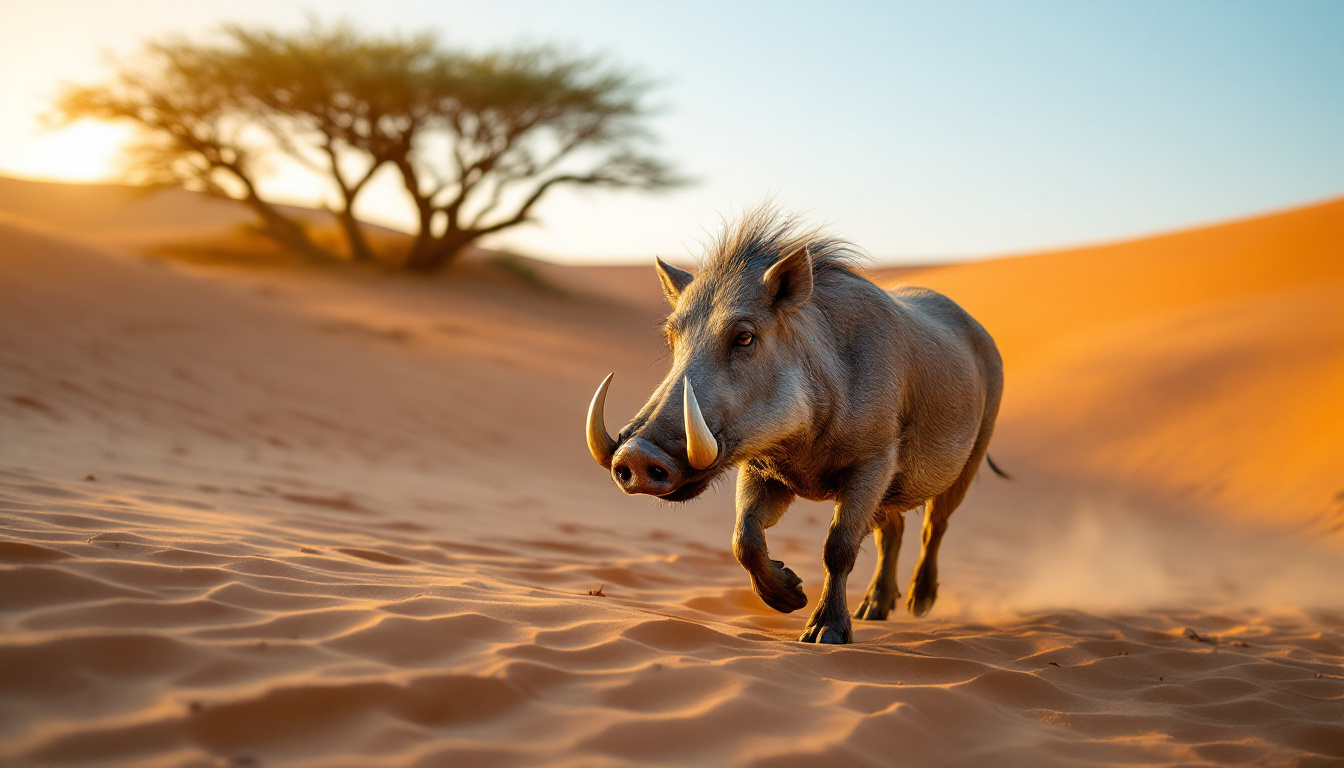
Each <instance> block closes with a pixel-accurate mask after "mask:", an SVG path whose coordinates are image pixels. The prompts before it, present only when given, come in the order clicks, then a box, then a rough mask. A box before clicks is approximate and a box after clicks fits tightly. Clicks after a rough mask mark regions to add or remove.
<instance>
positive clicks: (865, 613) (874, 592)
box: [854, 509, 905, 621]
mask: <svg viewBox="0 0 1344 768" xmlns="http://www.w3.org/2000/svg"><path fill="white" fill-rule="evenodd" d="M878 518H879V520H880V522H881V524H880V525H878V526H877V528H876V530H875V533H874V538H876V540H877V568H876V570H874V571H873V581H872V583H871V584H869V585H868V593H867V594H866V595H864V596H863V602H861V603H859V608H858V610H856V611H854V618H856V619H860V620H868V621H882V620H884V619H886V618H887V615H888V614H890V613H891V611H892V609H894V608H895V607H896V600H897V599H898V598H899V597H900V596H901V590H900V589H899V588H898V587H897V586H896V557H897V555H899V554H900V551H901V536H902V535H903V534H904V533H905V515H904V514H903V511H902V510H898V509H884V510H881V511H879V512H878Z"/></svg>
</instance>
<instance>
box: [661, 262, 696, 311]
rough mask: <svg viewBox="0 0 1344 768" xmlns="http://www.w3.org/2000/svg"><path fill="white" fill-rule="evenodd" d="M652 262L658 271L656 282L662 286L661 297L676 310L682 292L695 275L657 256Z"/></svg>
mask: <svg viewBox="0 0 1344 768" xmlns="http://www.w3.org/2000/svg"><path fill="white" fill-rule="evenodd" d="M653 261H654V264H653V266H654V269H657V270H658V280H659V281H660V282H662V284H663V295H664V296H666V297H667V303H668V304H671V305H672V308H673V309H676V308H677V301H678V300H679V299H680V298H681V294H682V292H683V291H685V290H686V286H688V285H690V284H691V281H692V280H694V279H695V275H692V274H691V273H690V272H687V271H686V270H684V269H681V268H680V267H674V266H672V265H671V264H668V263H667V262H665V261H663V260H662V259H660V258H658V257H657V256H654V257H653Z"/></svg>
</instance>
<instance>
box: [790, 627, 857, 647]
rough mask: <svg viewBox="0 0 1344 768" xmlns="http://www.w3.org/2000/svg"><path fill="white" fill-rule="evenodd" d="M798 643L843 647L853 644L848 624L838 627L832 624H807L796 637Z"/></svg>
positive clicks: (852, 634)
mask: <svg viewBox="0 0 1344 768" xmlns="http://www.w3.org/2000/svg"><path fill="white" fill-rule="evenodd" d="M798 642H800V643H825V644H826V645H845V644H846V643H852V642H854V633H853V632H851V631H850V628H849V625H848V624H845V625H844V626H840V627H837V626H835V625H833V624H809V625H808V626H807V629H804V630H803V634H802V635H800V636H799V637H798Z"/></svg>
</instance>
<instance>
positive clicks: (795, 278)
mask: <svg viewBox="0 0 1344 768" xmlns="http://www.w3.org/2000/svg"><path fill="white" fill-rule="evenodd" d="M765 295H766V296H769V297H770V299H771V301H773V302H774V305H775V309H776V310H778V311H780V312H796V311H797V310H800V309H802V308H803V305H804V304H806V303H807V300H808V298H809V297H811V296H812V256H811V255H810V254H809V253H808V252H807V246H803V247H802V248H799V249H798V250H796V251H794V252H793V253H790V254H789V255H788V256H785V257H784V258H782V259H780V260H779V261H776V262H775V263H774V264H772V265H770V268H769V269H767V270H765Z"/></svg>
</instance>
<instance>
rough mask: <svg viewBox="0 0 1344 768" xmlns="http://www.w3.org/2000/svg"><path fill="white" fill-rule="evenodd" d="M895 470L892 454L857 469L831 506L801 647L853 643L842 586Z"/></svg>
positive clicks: (843, 587)
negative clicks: (820, 582)
mask: <svg viewBox="0 0 1344 768" xmlns="http://www.w3.org/2000/svg"><path fill="white" fill-rule="evenodd" d="M895 469H896V460H895V451H892V453H891V454H888V455H887V456H884V457H882V458H881V459H879V460H875V461H874V462H872V463H871V464H869V465H868V466H865V467H861V468H859V469H857V470H856V471H855V472H854V473H853V474H852V475H851V477H850V478H849V479H848V481H847V482H846V483H845V487H844V489H843V490H842V491H841V492H840V496H839V498H838V499H837V500H836V502H835V517H834V518H833V519H832V520H831V527H830V529H829V530H828V531H827V532H826V543H825V545H823V547H822V563H823V564H824V565H825V566H826V583H825V585H824V586H823V588H822V595H821V600H820V601H818V603H817V607H816V608H815V609H814V610H813V611H812V616H811V617H810V618H808V620H807V627H806V628H805V629H803V634H802V636H800V637H799V638H798V639H799V640H800V641H802V642H804V643H833V644H841V643H850V642H853V641H854V635H853V624H852V622H851V621H850V618H849V609H848V608H847V607H846V605H845V584H846V583H847V582H848V580H849V572H850V571H852V570H853V569H854V561H855V560H856V559H857V558H858V555H859V547H860V546H862V544H863V540H864V539H866V538H868V531H869V529H870V528H871V527H872V524H873V520H874V519H876V515H877V512H878V504H879V503H880V502H881V501H882V495H883V494H884V493H885V492H886V489H887V486H888V485H889V484H890V483H891V477H892V474H893V473H894V472H895Z"/></svg>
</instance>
